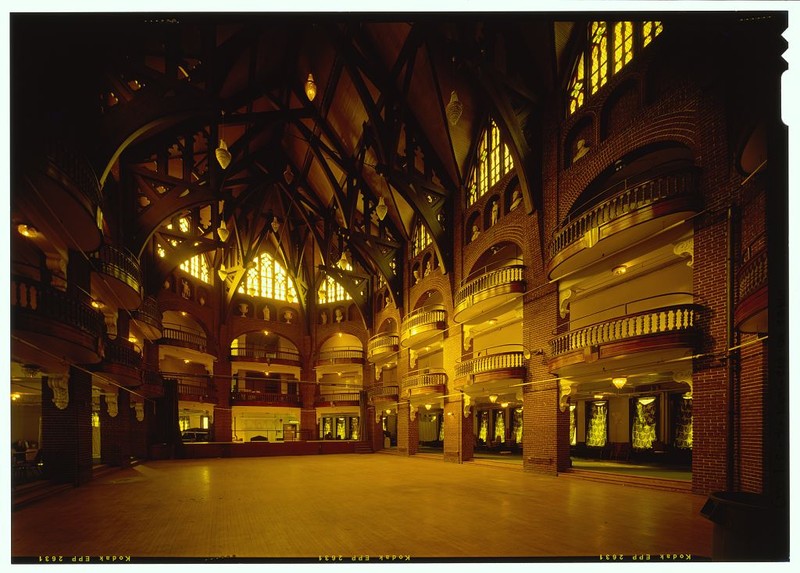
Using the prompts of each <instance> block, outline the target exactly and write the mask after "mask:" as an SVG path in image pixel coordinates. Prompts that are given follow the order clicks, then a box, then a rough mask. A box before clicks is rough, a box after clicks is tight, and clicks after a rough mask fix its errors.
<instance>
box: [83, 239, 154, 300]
mask: <svg viewBox="0 0 800 573" xmlns="http://www.w3.org/2000/svg"><path fill="white" fill-rule="evenodd" d="M89 259H90V260H91V262H92V270H93V272H92V292H93V293H97V295H98V296H99V298H100V299H101V300H104V301H106V302H109V303H110V302H114V303H115V304H116V305H118V306H119V307H121V308H124V309H127V310H133V309H136V308H138V307H139V305H140V304H142V271H141V269H140V268H139V261H138V260H137V259H136V257H134V256H133V254H131V253H130V252H129V251H128V250H127V249H121V248H119V247H115V246H113V245H103V246H101V247H100V249H99V250H97V251H95V252H93V253H91V254H90V255H89Z"/></svg>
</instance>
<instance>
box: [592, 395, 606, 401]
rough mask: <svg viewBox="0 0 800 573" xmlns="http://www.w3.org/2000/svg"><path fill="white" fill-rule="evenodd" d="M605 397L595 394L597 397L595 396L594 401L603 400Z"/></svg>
mask: <svg viewBox="0 0 800 573" xmlns="http://www.w3.org/2000/svg"><path fill="white" fill-rule="evenodd" d="M603 397H604V396H603V395H602V394H595V395H594V399H595V400H602V399H603Z"/></svg>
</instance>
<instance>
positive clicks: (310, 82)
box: [305, 74, 317, 101]
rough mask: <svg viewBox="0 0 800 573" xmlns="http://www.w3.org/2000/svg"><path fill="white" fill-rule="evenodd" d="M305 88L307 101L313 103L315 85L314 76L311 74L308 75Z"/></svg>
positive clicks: (315, 93) (315, 90) (315, 94)
mask: <svg viewBox="0 0 800 573" xmlns="http://www.w3.org/2000/svg"><path fill="white" fill-rule="evenodd" d="M305 88H306V97H307V98H308V101H314V98H315V97H317V84H316V82H314V76H313V75H312V74H308V79H307V80H306V85H305Z"/></svg>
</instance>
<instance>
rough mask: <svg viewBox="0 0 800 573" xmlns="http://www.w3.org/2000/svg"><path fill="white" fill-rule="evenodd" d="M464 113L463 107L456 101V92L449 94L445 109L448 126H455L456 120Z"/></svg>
mask: <svg viewBox="0 0 800 573" xmlns="http://www.w3.org/2000/svg"><path fill="white" fill-rule="evenodd" d="M463 111H464V106H463V105H462V103H461V102H460V101H458V94H457V93H456V90H453V91H451V92H450V103H448V104H447V106H446V107H445V113H446V115H447V121H449V122H450V125H456V124H457V123H458V120H459V119H461V113H462V112H463Z"/></svg>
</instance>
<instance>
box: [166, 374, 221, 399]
mask: <svg viewBox="0 0 800 573" xmlns="http://www.w3.org/2000/svg"><path fill="white" fill-rule="evenodd" d="M163 377H164V379H165V380H169V379H172V380H175V382H176V385H177V388H178V399H179V400H184V401H188V402H209V403H216V402H217V397H216V396H215V394H214V386H213V384H212V381H211V377H210V376H185V375H180V374H169V373H165V374H163Z"/></svg>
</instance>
